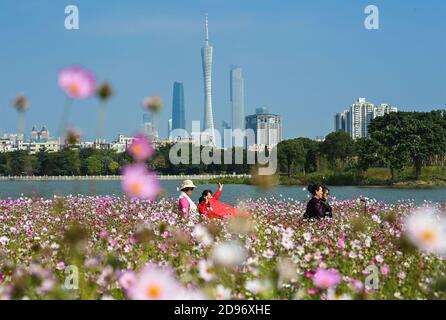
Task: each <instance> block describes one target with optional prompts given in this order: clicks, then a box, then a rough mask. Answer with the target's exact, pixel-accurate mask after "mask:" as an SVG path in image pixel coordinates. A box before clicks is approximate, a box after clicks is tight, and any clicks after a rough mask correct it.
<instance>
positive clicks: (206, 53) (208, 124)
mask: <svg viewBox="0 0 446 320" xmlns="http://www.w3.org/2000/svg"><path fill="white" fill-rule="evenodd" d="M212 56H213V47H212V46H210V45H209V20H208V16H207V15H206V23H205V42H204V47H203V48H202V49H201V59H202V64H203V78H204V122H203V130H208V131H209V136H208V138H207V144H211V145H215V142H216V141H215V132H214V114H213V111H212Z"/></svg>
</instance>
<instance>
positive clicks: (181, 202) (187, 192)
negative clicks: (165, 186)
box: [177, 180, 198, 219]
mask: <svg viewBox="0 0 446 320" xmlns="http://www.w3.org/2000/svg"><path fill="white" fill-rule="evenodd" d="M196 187H197V186H196V185H194V183H193V182H192V180H184V181H183V182H182V183H181V184H180V186H179V187H178V188H177V189H178V191H181V194H180V197H179V199H178V212H179V214H180V215H181V216H182V217H183V219H186V218H187V217H189V216H197V215H198V211H197V205H196V204H195V203H194V202H193V201H192V199H191V198H190V197H191V196H192V193H193V192H194V189H195V188H196Z"/></svg>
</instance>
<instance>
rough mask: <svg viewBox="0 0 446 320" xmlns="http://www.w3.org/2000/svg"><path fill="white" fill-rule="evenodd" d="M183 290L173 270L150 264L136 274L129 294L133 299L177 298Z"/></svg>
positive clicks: (129, 288)
mask: <svg viewBox="0 0 446 320" xmlns="http://www.w3.org/2000/svg"><path fill="white" fill-rule="evenodd" d="M183 291H184V288H183V287H182V286H181V284H180V283H179V282H178V281H177V280H176V279H175V278H174V276H173V274H172V272H171V270H169V269H162V268H160V267H158V266H156V265H153V264H150V265H148V266H146V267H145V268H144V269H143V270H142V271H141V272H139V273H138V274H137V275H136V278H135V281H134V282H132V283H131V284H130V286H129V287H128V290H127V296H128V297H129V298H130V299H132V300H176V299H178V298H179V295H180V294H181V293H182V292H183Z"/></svg>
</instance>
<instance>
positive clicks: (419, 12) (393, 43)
mask: <svg viewBox="0 0 446 320" xmlns="http://www.w3.org/2000/svg"><path fill="white" fill-rule="evenodd" d="M68 4H75V5H77V6H78V7H79V10H80V30H78V31H67V30H65V29H64V20H65V13H64V8H65V6H66V5H68ZM369 4H374V5H377V6H378V7H379V9H380V30H376V31H370V30H366V29H365V28H364V20H365V18H366V15H365V14H364V8H365V7H366V6H367V5H369ZM205 13H208V14H209V19H210V42H211V44H212V45H213V46H214V75H213V81H214V83H213V95H214V101H213V104H214V114H215V122H216V125H217V127H219V126H220V125H221V122H222V120H226V121H229V119H230V104H229V68H230V65H231V64H236V65H239V66H241V67H242V68H243V73H244V77H245V87H246V100H247V110H246V112H247V114H251V113H254V110H255V108H256V107H259V106H265V107H268V108H269V109H270V111H271V112H274V113H277V114H280V115H282V116H283V122H284V136H285V137H286V138H290V137H298V136H307V137H310V138H315V137H316V136H321V135H326V134H328V133H329V132H331V131H332V129H333V115H334V113H336V112H338V111H342V110H343V109H345V108H346V107H348V106H349V105H350V104H351V103H352V102H353V101H354V100H355V99H356V98H357V97H359V96H363V97H367V99H368V100H370V101H371V102H374V103H390V104H393V105H395V106H397V107H399V108H400V109H402V110H419V111H424V110H431V109H434V108H440V107H445V106H446V61H445V59H446V20H445V19H444V17H445V16H446V2H445V1H443V0H429V1H422V0H379V1H378V0H369V1H362V0H339V1H334V0H311V1H310V0H306V1H298V0H280V1H273V0H212V1H211V0H206V1H205V0H188V1H184V0H163V1H147V0H145V1H142V0H141V1H137V0H128V1H125V2H123V1H118V0H108V1H91V0H90V1H87V0H73V1H69V2H65V1H60V0H57V1H54V0H18V1H16V0H14V1H13V0H2V1H1V3H0V41H1V42H0V132H12V131H16V128H17V114H16V113H15V110H14V109H13V108H12V107H11V101H12V100H13V98H14V96H15V95H16V94H17V93H20V92H23V93H25V94H26V95H27V96H28V97H29V98H30V100H31V101H32V106H31V108H30V110H29V111H28V112H27V114H26V130H27V132H28V131H29V130H30V129H31V127H32V126H33V125H34V124H35V125H39V126H42V125H44V124H45V125H47V126H48V127H49V128H50V130H52V131H53V132H55V131H57V128H58V126H59V122H60V119H61V116H62V110H63V104H64V95H63V93H62V92H61V91H60V90H59V88H58V87H57V82H56V79H57V72H58V70H60V69H61V68H62V67H64V66H69V65H72V64H81V65H83V66H85V67H87V68H88V69H91V70H93V71H94V72H95V73H96V75H97V77H98V79H99V80H101V81H102V80H107V81H109V82H111V83H112V85H113V86H114V88H115V91H116V96H115V97H114V98H113V100H112V101H111V102H110V104H109V106H108V113H107V121H106V136H107V138H108V139H112V138H114V137H115V136H116V135H117V134H118V133H124V134H132V133H134V132H135V131H137V130H138V129H140V128H141V125H142V109H141V101H142V99H143V98H144V97H146V96H151V95H159V96H161V97H162V98H163V100H164V109H163V111H162V113H161V114H160V116H159V127H160V133H161V135H163V136H164V135H166V134H167V120H168V118H170V114H171V108H172V89H173V83H174V82H175V81H181V82H183V83H184V88H185V101H186V120H187V122H188V124H189V126H190V122H191V121H192V120H201V119H202V112H203V79H202V73H201V72H202V71H201V57H200V48H201V47H202V45H203V40H204V30H203V28H204V27H203V25H204V15H205ZM97 110H98V102H97V100H96V99H90V100H87V101H83V102H76V103H75V105H74V106H73V111H72V114H71V119H70V122H71V123H72V124H73V125H74V126H76V127H78V128H80V129H81V130H82V132H83V134H84V136H85V138H89V139H91V138H93V137H94V135H95V132H96V129H95V128H96V123H97Z"/></svg>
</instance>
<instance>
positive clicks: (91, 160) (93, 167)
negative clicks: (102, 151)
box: [86, 156, 102, 176]
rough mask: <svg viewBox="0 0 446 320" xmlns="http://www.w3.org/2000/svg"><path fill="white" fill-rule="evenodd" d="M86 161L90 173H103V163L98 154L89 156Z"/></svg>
mask: <svg viewBox="0 0 446 320" xmlns="http://www.w3.org/2000/svg"><path fill="white" fill-rule="evenodd" d="M86 163H87V173H88V175H90V176H95V175H100V174H101V170H102V163H101V160H99V158H98V157H97V156H91V157H88V158H87V161H86Z"/></svg>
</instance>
